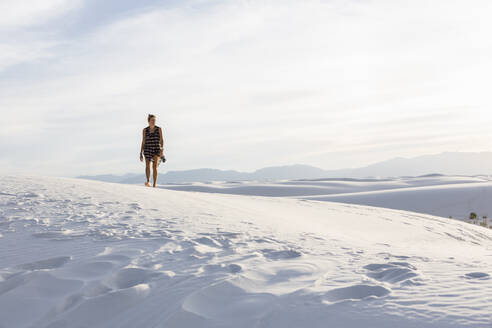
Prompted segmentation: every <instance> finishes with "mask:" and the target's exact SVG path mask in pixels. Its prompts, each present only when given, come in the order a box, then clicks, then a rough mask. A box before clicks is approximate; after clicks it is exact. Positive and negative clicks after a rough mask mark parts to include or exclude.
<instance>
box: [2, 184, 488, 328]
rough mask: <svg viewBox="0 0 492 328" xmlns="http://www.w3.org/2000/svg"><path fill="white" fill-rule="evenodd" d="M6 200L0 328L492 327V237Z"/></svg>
mask: <svg viewBox="0 0 492 328" xmlns="http://www.w3.org/2000/svg"><path fill="white" fill-rule="evenodd" d="M471 180H473V179H471ZM318 182H319V183H321V184H323V183H328V182H323V181H318ZM347 183H352V184H353V185H354V186H353V188H359V187H360V184H363V183H368V184H370V183H371V182H360V181H359V182H356V181H352V182H350V181H347ZM385 183H387V184H398V183H403V182H394V181H393V182H392V181H387V182H381V184H385ZM474 183H476V182H474ZM485 183H486V182H485ZM403 184H404V183H403ZM285 185H286V186H290V185H291V184H289V183H286V184H285ZM0 186H1V187H0V188H1V189H0V327H2V328H16V327H36V328H62V327H71V328H72V327H74V328H82V327H84V328H85V327H105V328H106V327H118V328H125V327H131V328H135V327H139V328H144V327H163V328H164V327H166V328H168V327H171V328H172V327H180V328H188V327H189V328H191V327H193V328H195V327H200V328H212V327H224V328H225V327H238V328H242V327H244V328H246V327H248V328H250V327H262V328H267V327H270V328H272V327H273V328H275V327H278V328H280V327H281V328H286V327H292V328H294V327H296V328H299V327H310V328H311V327H320V328H321V327H323V328H325V327H388V328H390V327H391V328H394V327H403V328H405V327H483V328H485V327H488V328H490V327H491V326H492V312H491V311H490V308H491V305H492V298H491V296H492V279H491V277H490V273H491V272H492V231H491V230H488V229H484V228H481V227H478V226H474V225H470V224H467V223H464V222H459V221H456V220H449V219H444V218H439V217H433V216H429V215H423V214H415V213H411V212H404V211H397V210H390V209H379V208H374V207H365V206H358V205H347V204H340V203H332V202H319V201H311V200H302V199H292V198H278V197H277V198H274V197H256V196H238V195H224V194H211V193H194V192H178V191H172V190H165V189H152V188H145V187H141V186H133V185H121V184H111V183H102V182H94V181H84V180H76V179H62V178H47V177H46V178H41V177H8V176H7V177H0ZM329 188H335V187H334V186H330V187H329ZM340 188H345V186H341V187H340ZM374 188H376V187H374ZM402 190H403V189H402Z"/></svg>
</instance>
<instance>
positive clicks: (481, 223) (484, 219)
mask: <svg viewBox="0 0 492 328" xmlns="http://www.w3.org/2000/svg"><path fill="white" fill-rule="evenodd" d="M487 223H488V221H487V215H484V216H483V217H482V222H480V225H481V226H482V227H488V224H487Z"/></svg>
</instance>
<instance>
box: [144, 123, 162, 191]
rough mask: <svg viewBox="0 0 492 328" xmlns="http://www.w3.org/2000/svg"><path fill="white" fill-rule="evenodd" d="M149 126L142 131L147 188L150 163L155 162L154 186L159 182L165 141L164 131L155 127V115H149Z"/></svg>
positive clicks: (148, 185)
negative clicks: (158, 167)
mask: <svg viewBox="0 0 492 328" xmlns="http://www.w3.org/2000/svg"><path fill="white" fill-rule="evenodd" d="M147 121H148V122H149V126H148V127H146V128H144V129H143V131H142V146H141V147H140V161H141V162H143V158H144V156H145V175H146V176H147V182H146V183H145V186H147V187H150V162H153V165H152V167H153V169H154V170H153V171H154V172H153V175H154V184H153V187H155V184H156V182H157V166H158V165H159V160H160V159H161V157H163V155H162V152H163V150H164V141H163V139H162V130H161V128H160V127H158V126H156V125H155V115H152V114H149V117H148V118H147Z"/></svg>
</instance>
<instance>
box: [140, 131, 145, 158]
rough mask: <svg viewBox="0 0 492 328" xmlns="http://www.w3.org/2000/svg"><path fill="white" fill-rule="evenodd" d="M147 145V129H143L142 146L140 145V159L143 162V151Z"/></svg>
mask: <svg viewBox="0 0 492 328" xmlns="http://www.w3.org/2000/svg"><path fill="white" fill-rule="evenodd" d="M144 146H145V129H143V131H142V146H140V161H141V162H143V155H142V153H143V151H144Z"/></svg>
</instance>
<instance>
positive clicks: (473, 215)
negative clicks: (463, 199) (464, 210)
mask: <svg viewBox="0 0 492 328" xmlns="http://www.w3.org/2000/svg"><path fill="white" fill-rule="evenodd" d="M469 218H470V221H471V222H472V223H476V222H475V221H476V220H477V218H478V215H477V213H475V212H471V213H470V217H469Z"/></svg>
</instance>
